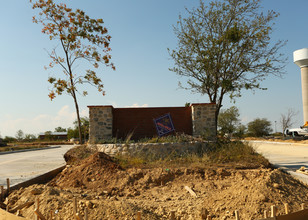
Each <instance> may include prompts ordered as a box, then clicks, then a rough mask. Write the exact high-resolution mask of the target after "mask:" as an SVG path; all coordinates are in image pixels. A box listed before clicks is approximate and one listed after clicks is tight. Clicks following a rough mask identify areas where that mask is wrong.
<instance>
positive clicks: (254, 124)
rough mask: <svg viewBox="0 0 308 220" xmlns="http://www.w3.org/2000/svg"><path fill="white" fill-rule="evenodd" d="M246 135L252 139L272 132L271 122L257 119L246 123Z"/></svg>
mask: <svg viewBox="0 0 308 220" xmlns="http://www.w3.org/2000/svg"><path fill="white" fill-rule="evenodd" d="M247 127H248V134H249V135H251V136H254V137H262V136H266V135H269V134H270V133H271V132H272V128H271V122H270V121H268V120H267V119H266V118H262V119H261V118H257V119H255V120H253V121H251V122H249V123H248V125H247Z"/></svg>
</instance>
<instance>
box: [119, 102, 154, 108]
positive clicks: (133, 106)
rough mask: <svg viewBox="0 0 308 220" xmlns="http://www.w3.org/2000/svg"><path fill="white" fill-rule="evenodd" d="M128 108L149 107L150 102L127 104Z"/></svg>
mask: <svg viewBox="0 0 308 220" xmlns="http://www.w3.org/2000/svg"><path fill="white" fill-rule="evenodd" d="M125 107H126V108H140V107H149V105H148V104H143V105H139V104H138V103H134V104H133V105H131V106H125Z"/></svg>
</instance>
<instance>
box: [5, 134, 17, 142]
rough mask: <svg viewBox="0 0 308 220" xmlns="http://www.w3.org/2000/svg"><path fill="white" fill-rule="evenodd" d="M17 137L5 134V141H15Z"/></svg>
mask: <svg viewBox="0 0 308 220" xmlns="http://www.w3.org/2000/svg"><path fill="white" fill-rule="evenodd" d="M16 140H17V139H16V138H14V137H11V136H5V137H4V139H3V141H4V142H6V143H13V142H15V141H16Z"/></svg>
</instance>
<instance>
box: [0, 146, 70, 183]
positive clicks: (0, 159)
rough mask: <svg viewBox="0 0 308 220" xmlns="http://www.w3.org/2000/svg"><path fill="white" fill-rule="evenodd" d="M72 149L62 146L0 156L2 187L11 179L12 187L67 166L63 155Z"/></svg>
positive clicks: (0, 181) (0, 180)
mask: <svg viewBox="0 0 308 220" xmlns="http://www.w3.org/2000/svg"><path fill="white" fill-rule="evenodd" d="M72 147H73V145H61V146H59V147H57V148H52V149H46V150H36V151H26V152H20V153H11V154H2V155H0V185H5V186H6V179H7V178H10V184H11V185H15V184H17V183H20V182H24V181H26V180H29V179H32V178H34V177H36V176H39V175H41V174H44V173H46V172H49V171H51V170H54V169H56V168H58V167H61V166H63V165H65V161H64V158H63V155H64V154H65V152H66V151H68V150H69V149H70V148H72Z"/></svg>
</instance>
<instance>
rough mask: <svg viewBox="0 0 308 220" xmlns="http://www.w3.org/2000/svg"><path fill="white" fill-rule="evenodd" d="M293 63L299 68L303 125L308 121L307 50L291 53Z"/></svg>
mask: <svg viewBox="0 0 308 220" xmlns="http://www.w3.org/2000/svg"><path fill="white" fill-rule="evenodd" d="M293 58H294V63H295V64H296V65H298V66H299V67H300V68H301V78H302V98H303V113H304V123H305V124H306V122H307V121H308V48H303V49H300V50H296V51H294V52H293Z"/></svg>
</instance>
